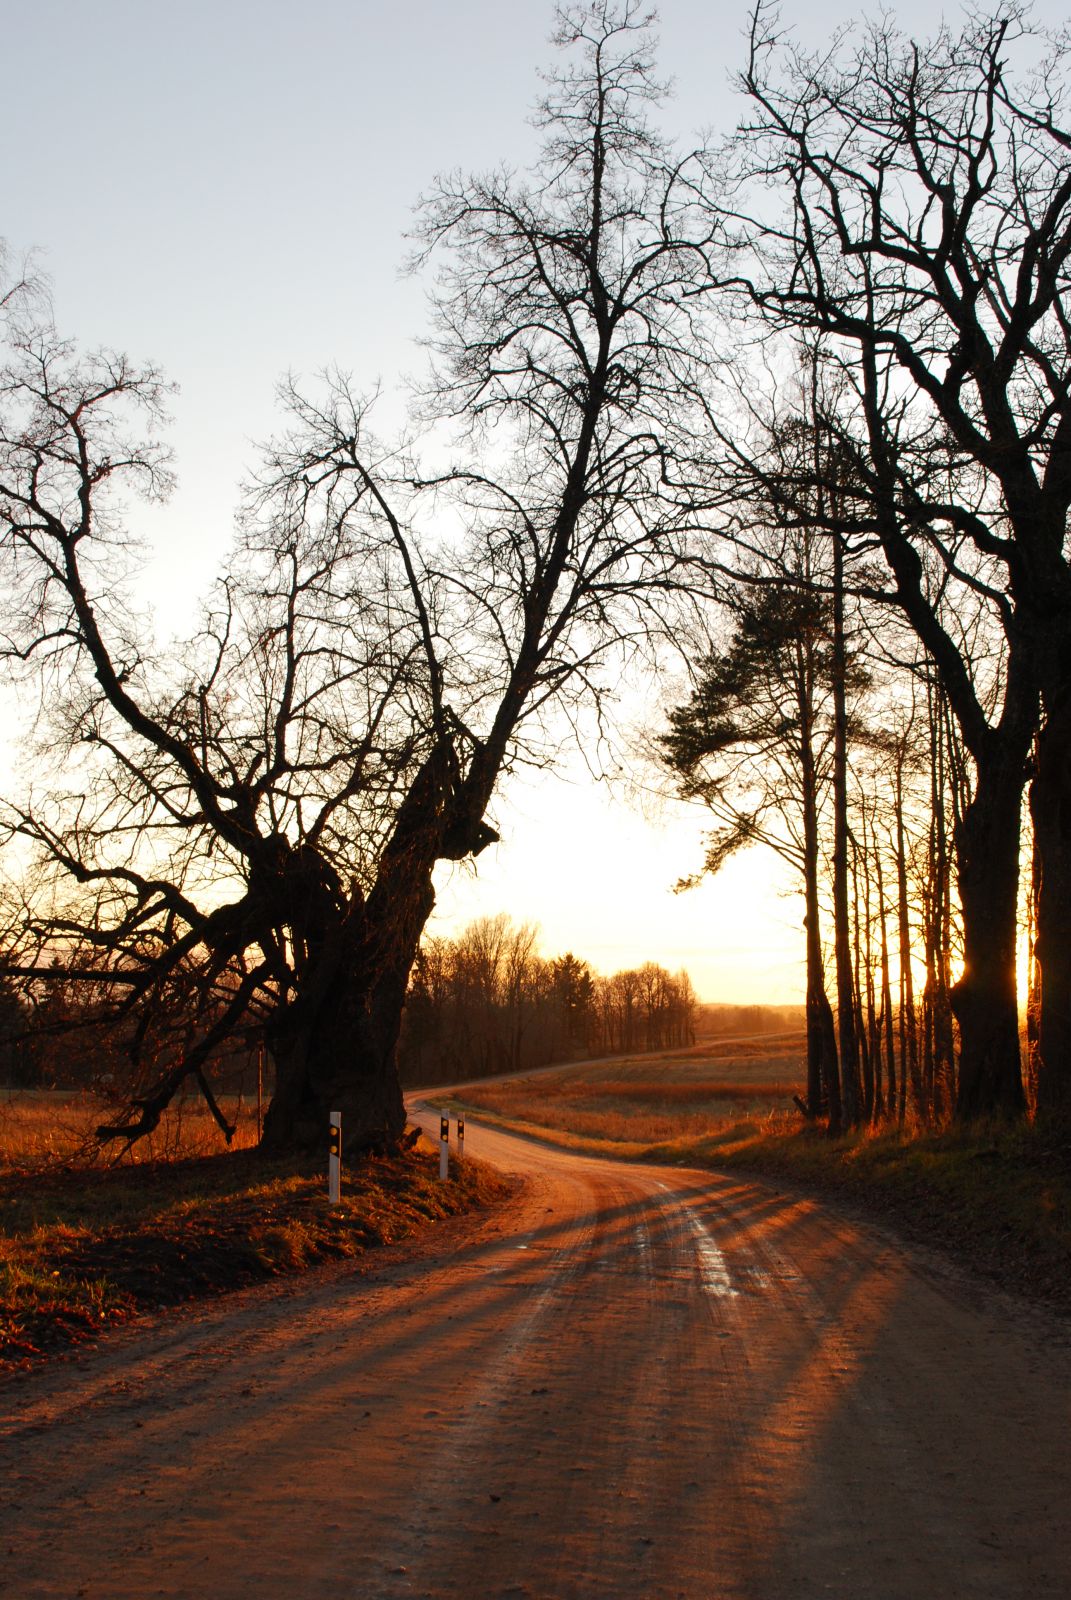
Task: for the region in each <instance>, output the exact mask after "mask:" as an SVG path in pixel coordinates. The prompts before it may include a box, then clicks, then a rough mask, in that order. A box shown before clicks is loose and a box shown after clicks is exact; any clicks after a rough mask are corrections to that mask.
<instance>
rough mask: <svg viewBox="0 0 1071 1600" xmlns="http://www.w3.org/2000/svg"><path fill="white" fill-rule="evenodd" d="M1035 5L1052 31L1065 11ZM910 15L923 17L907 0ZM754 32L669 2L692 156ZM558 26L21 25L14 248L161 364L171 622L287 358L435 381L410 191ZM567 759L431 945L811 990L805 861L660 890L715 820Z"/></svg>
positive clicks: (726, 994) (759, 988) (59, 17)
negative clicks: (632, 790) (169, 452)
mask: <svg viewBox="0 0 1071 1600" xmlns="http://www.w3.org/2000/svg"><path fill="white" fill-rule="evenodd" d="M1036 14H1037V16H1038V17H1039V18H1040V19H1042V20H1045V19H1046V18H1047V19H1049V20H1051V21H1053V22H1055V21H1057V20H1061V17H1060V13H1059V11H1058V9H1057V7H1056V6H1055V5H1054V4H1051V3H1049V4H1046V5H1044V6H1040V7H1038V8H1037V12H1036ZM783 15H784V20H785V21H786V23H790V24H794V25H796V26H798V28H799V30H800V33H801V37H802V38H803V39H804V41H807V40H808V39H810V40H812V42H815V43H818V42H821V41H822V40H824V39H827V38H828V36H829V33H830V31H831V29H832V28H833V27H834V26H835V25H837V23H838V22H840V21H848V20H850V19H851V18H853V17H854V16H855V15H856V11H855V9H854V8H852V7H850V6H847V5H845V4H843V3H841V4H839V5H838V6H837V7H836V8H834V9H833V10H831V9H830V8H828V7H821V8H819V7H818V6H816V5H814V4H813V0H811V3H808V4H806V5H804V4H800V5H796V6H793V5H786V6H785V7H784V13H783ZM897 17H898V19H899V21H900V22H901V24H902V25H903V26H904V27H905V28H907V29H911V28H912V27H914V28H916V29H918V30H920V31H921V32H923V33H926V32H929V31H930V30H931V29H932V27H933V25H934V14H933V12H932V9H931V8H929V7H927V6H924V5H922V4H921V3H920V0H912V3H911V4H910V5H902V6H899V7H897ZM745 20H746V17H745V13H744V12H743V11H741V13H740V17H739V22H735V23H734V24H733V26H732V27H731V28H730V29H729V30H728V37H726V31H725V30H724V28H716V27H712V26H711V23H710V12H709V8H708V7H706V6H703V5H701V4H699V0H666V3H665V4H664V5H663V7H662V24H661V35H662V41H663V43H662V49H661V52H660V67H661V71H662V75H663V76H664V77H666V78H674V79H675V80H676V97H675V99H674V100H672V101H671V102H670V103H669V105H668V106H667V108H666V111H665V115H664V125H665V127H666V129H667V131H668V132H670V133H671V134H673V133H676V134H678V135H679V136H680V138H681V140H682V142H684V141H687V140H688V139H689V137H692V136H694V135H695V133H696V130H697V129H699V128H700V127H704V126H705V127H709V128H713V129H714V130H715V131H727V130H728V129H729V128H730V127H731V125H732V122H733V120H734V116H735V102H734V97H733V94H732V92H731V91H730V88H729V85H728V81H727V80H728V75H729V72H730V71H731V70H733V69H734V68H735V67H736V66H738V65H739V63H740V62H741V61H742V59H743V48H744V44H743V36H742V30H743V26H744V23H745ZM551 21H552V16H551V7H550V5H548V4H546V3H544V0H538V3H536V0H525V3H524V4H523V5H521V6H519V7H514V8H511V10H510V12H509V14H508V16H507V15H506V14H504V13H503V11H502V10H501V8H499V7H497V6H495V5H493V4H492V3H491V0H459V3H457V4H455V5H453V6H451V7H450V8H445V7H440V6H436V5H432V4H428V3H426V0H425V3H421V4H417V5H411V6H409V7H404V8H396V9H395V10H393V11H388V10H387V9H386V8H381V7H378V6H377V7H373V6H371V5H370V4H366V3H357V4H343V3H342V0H311V3H310V4H308V5H307V6H306V7H305V8H304V9H303V11H302V16H301V25H300V28H299V27H298V26H297V24H296V21H295V12H294V8H293V7H292V6H290V5H288V4H283V3H282V0H267V3H264V0H259V3H257V4H253V3H252V0H247V3H238V4H233V5H230V6H228V7H226V8H223V9H217V8H214V7H210V6H209V5H207V4H204V3H199V0H194V3H191V4H189V5H187V6H185V7H183V8H182V9H181V11H179V12H170V13H166V14H165V13H164V12H162V11H156V10H154V9H153V8H146V7H144V6H141V5H138V4H136V3H135V0H98V3H97V4H96V5H94V6H92V7H87V6H84V5H81V4H76V3H75V0H53V3H49V0H45V3H43V4H41V5H39V6H37V7H35V8H25V9H24V10H23V11H21V12H20V13H19V14H17V15H12V16H11V17H10V19H9V20H8V21H7V23H6V24H5V32H6V35H7V37H8V41H9V51H10V54H9V59H10V61H12V62H13V63H17V62H22V63H34V62H47V64H48V66H47V72H48V81H49V98H50V106H51V107H52V108H53V111H52V113H51V114H50V115H48V116H42V115H41V108H40V102H39V96H40V92H41V91H40V79H39V77H38V74H37V73H36V72H31V71H29V70H27V71H24V72H16V73H14V74H13V75H12V79H11V81H10V82H9V83H8V85H7V110H8V121H9V126H12V127H16V128H21V129H23V130H28V129H32V130H33V132H32V140H31V141H30V147H31V149H32V160H30V159H28V158H27V157H25V156H23V158H22V160H21V162H20V160H19V157H18V155H17V154H16V152H15V150H14V142H13V141H9V142H8V153H7V170H6V174H5V177H6V182H5V195H6V200H7V210H6V211H5V213H4V214H3V216H2V217H0V237H5V238H6V239H7V241H8V243H9V245H10V246H11V248H12V250H13V251H14V252H15V253H16V255H20V256H21V255H22V254H23V253H25V252H27V251H30V250H37V251H38V252H39V260H40V264H41V266H42V267H43V269H44V271H45V272H47V274H48V275H49V277H50V279H51V283H52V290H53V296H54V302H55V311H56V319H57V324H58V327H59V329H60V331H61V332H62V333H63V334H65V335H68V336H70V337H72V338H75V339H77V340H78V341H79V342H80V343H81V344H82V345H83V346H93V345H96V344H105V345H109V346H112V347H115V348H119V349H123V350H127V351H129V352H130V353H131V354H132V355H133V356H135V357H139V358H141V357H146V358H151V359H153V360H156V361H158V362H159V364H160V365H161V367H162V368H163V369H164V371H165V372H166V373H167V375H168V376H169V377H170V378H171V379H173V380H174V381H175V382H176V383H177V384H178V386H179V391H180V392H179V395H178V397H177V398H176V401H175V403H174V408H173V409H174V415H175V425H174V429H173V432H172V435H171V437H172V440H173V443H174V446H175V450H176V458H177V468H178V473H179V489H178V491H177V493H176V494H175V496H174V497H173V499H172V500H171V501H170V503H169V504H168V505H166V506H164V507H153V508H145V509H143V508H140V507H136V508H132V514H131V525H132V526H133V527H134V528H135V529H140V530H142V531H143V532H144V534H145V536H146V538H147V539H148V541H149V543H150V547H151V554H150V557H149V559H148V561H147V563H146V567H145V573H144V587H145V593H146V595H147V596H148V597H150V598H151V599H152V600H153V602H154V605H155V607H156V610H157V613H158V616H159V620H160V626H161V630H162V631H163V632H165V633H170V632H174V633H176V634H178V635H181V634H182V633H183V632H184V631H185V628H186V626H187V625H188V622H189V619H190V617H191V616H192V615H193V613H194V609H195V606H196V601H197V597H198V595H199V594H200V593H202V592H203V591H204V590H205V589H206V588H207V585H208V583H209V581H210V580H211V577H212V574H213V572H214V571H215V569H216V567H217V565H218V563H219V560H220V558H221V555H222V554H224V553H225V551H226V548H227V545H228V542H229V539H230V533H231V521H232V516H233V511H234V506H235V502H236V490H237V485H238V483H239V481H240V479H241V478H242V476H243V473H244V472H246V471H247V470H248V468H249V466H250V465H251V463H252V462H253V461H254V459H255V454H256V452H255V447H254V445H253V444H252V443H251V442H250V441H251V440H261V439H264V438H266V437H267V436H268V435H269V434H270V433H271V431H272V428H273V426H275V424H276V421H277V413H276V411H275V408H274V404H273V391H274V386H275V384H276V382H277V381H278V379H279V378H280V376H281V375H282V374H284V373H285V372H286V371H288V370H292V371H294V372H296V373H300V374H304V375H306V376H309V375H311V374H314V373H315V372H316V371H317V370H319V369H321V368H322V367H324V366H326V365H328V364H337V365H338V366H339V367H341V368H342V369H344V370H347V371H352V372H353V374H354V376H355V378H356V380H357V383H358V385H359V386H360V387H362V388H366V389H371V388H373V387H374V386H375V384H376V382H377V379H379V378H380V377H381V378H382V382H383V387H384V390H385V392H386V409H387V412H388V414H393V416H394V417H398V416H400V414H401V412H400V407H399V406H398V405H397V404H396V403H395V402H394V401H393V400H392V399H391V394H392V392H393V391H394V390H395V386H396V384H397V382H398V380H399V379H400V378H401V376H402V375H403V374H405V373H406V372H412V371H416V370H419V367H420V365H421V363H422V360H423V357H422V355H421V353H420V352H419V351H418V350H417V349H415V347H414V340H415V339H417V338H418V337H419V336H420V335H421V334H422V333H423V332H425V331H426V326H427V322H426V311H425V305H424V293H425V288H426V285H424V284H423V283H422V282H421V281H420V280H419V279H415V278H400V277H399V274H398V270H397V269H398V264H399V262H400V261H402V260H403V258H404V255H405V251H406V245H405V241H404V239H403V234H404V231H405V229H406V227H407V226H408V223H409V220H410V216H411V207H412V205H413V203H414V202H415V200H416V199H417V197H418V195H419V193H420V192H421V190H423V189H425V188H426V187H427V185H428V184H429V182H430V180H431V179H432V177H433V175H434V173H435V172H436V171H437V170H443V169H451V168H454V167H458V168H462V169H479V168H481V167H485V166H487V165H490V164H496V163H498V162H507V163H510V164H513V165H516V166H518V167H523V166H524V164H525V163H526V161H527V159H528V157H529V156H530V154H531V153H532V151H533V149H534V146H535V139H536V135H535V134H534V132H533V131H532V129H531V127H530V125H529V124H528V122H527V117H528V114H529V111H530V108H531V106H532V104H533V102H534V101H535V100H536V98H537V96H538V92H539V83H538V79H537V76H536V74H537V70H538V68H539V67H540V66H541V65H546V64H547V63H548V61H549V59H550V55H551V50H550V47H549V46H548V44H547V35H548V33H549V31H550V27H551ZM55 108H60V109H58V110H57V109H55ZM75 131H76V136H75ZM75 147H76V151H77V156H76V159H74V158H72V148H75ZM161 596H166V604H162V603H161ZM571 768H572V769H571V770H568V771H564V772H560V773H542V774H539V775H538V777H529V778H526V779H525V780H523V781H521V780H514V781H511V782H510V783H507V784H506V786H505V787H504V789H503V790H502V792H501V793H500V794H499V795H498V796H496V799H495V801H494V802H493V804H492V807H491V815H492V818H493V820H494V824H495V826H496V828H497V829H498V831H499V833H500V834H501V842H500V843H499V844H497V845H494V846H492V847H491V848H490V849H488V850H487V851H486V852H485V853H484V854H483V855H482V856H481V857H480V858H479V860H478V862H476V863H475V864H470V865H465V866H461V867H449V866H446V865H444V866H443V867H442V868H441V869H440V871H439V873H438V874H437V888H438V903H437V907H436V912H435V915H434V916H433V919H432V921H431V923H430V925H429V931H430V932H432V933H454V932H457V931H459V930H460V928H461V927H463V926H464V925H465V923H466V922H468V921H469V920H471V919H472V918H474V917H476V916H482V915H493V914H495V913H497V912H500V911H504V912H507V913H509V915H511V916H512V917H513V919H514V920H515V921H516V922H529V923H535V924H538V926H539V928H540V943H541V947H542V949H543V951H544V953H545V954H547V955H555V954H560V953H562V952H564V951H565V950H567V949H571V950H572V951H573V952H574V953H575V954H576V955H578V956H581V957H583V958H585V959H587V960H588V961H590V962H591V964H592V966H594V967H595V968H597V969H598V970H600V971H603V972H612V971H614V970H617V969H619V968H622V967H627V966H634V965H637V964H639V963H641V962H643V961H645V960H652V961H658V962H660V963H661V964H662V965H663V966H666V967H668V968H670V969H672V970H677V969H679V968H682V967H683V968H685V969H686V970H687V971H688V972H689V973H690V975H691V977H692V980H693V983H694V984H695V987H696V990H697V991H698V993H699V995H700V997H701V998H703V999H709V1000H721V1001H733V1002H741V1003H753V1002H757V1001H767V1002H771V1003H783V1002H790V1001H799V1000H801V999H802V995H803V936H802V901H801V899H800V897H799V896H798V895H797V894H795V893H794V891H795V887H796V886H795V882H794V880H793V877H792V873H791V871H790V869H789V868H788V867H786V866H785V865H784V864H782V863H780V862H778V860H777V859H776V858H775V857H774V856H773V854H772V852H770V851H768V850H765V851H764V850H762V849H753V850H751V851H748V852H746V853H744V854H743V855H741V856H740V857H738V858H735V859H734V860H732V861H730V863H729V864H728V865H727V866H726V867H725V868H724V870H723V871H722V873H721V874H720V875H719V877H718V878H717V879H716V880H714V881H710V882H706V883H704V884H703V885H701V886H700V887H699V888H697V889H695V890H693V891H690V892H689V893H687V894H684V895H674V894H673V892H672V889H673V884H674V882H675V881H676V880H677V879H678V878H679V877H680V876H682V875H684V874H687V873H689V872H691V871H693V870H694V869H695V867H696V865H697V864H698V862H699V860H700V858H701V851H702V831H703V826H704V821H703V815H702V812H701V811H700V810H699V809H698V808H695V807H690V808H685V807H683V806H668V807H667V808H666V809H665V812H664V814H663V815H662V816H661V817H660V818H658V819H652V818H645V817H644V816H643V815H642V814H641V812H640V810H639V809H638V808H637V807H635V806H634V805H631V804H630V803H629V802H628V801H627V800H626V799H625V798H624V797H623V796H622V795H621V794H619V793H617V792H615V791H614V790H613V789H612V788H611V787H609V786H608V785H606V784H604V783H597V782H595V781H593V780H592V779H591V777H590V775H589V774H588V773H587V772H586V770H585V769H584V768H583V766H582V764H581V763H580V762H579V761H575V762H573V763H572V764H571Z"/></svg>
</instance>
